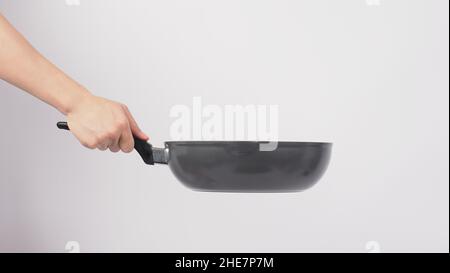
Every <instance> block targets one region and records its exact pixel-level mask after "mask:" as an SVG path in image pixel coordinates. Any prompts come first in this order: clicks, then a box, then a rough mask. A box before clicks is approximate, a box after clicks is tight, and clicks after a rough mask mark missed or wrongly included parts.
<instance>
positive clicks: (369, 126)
mask: <svg viewBox="0 0 450 273" xmlns="http://www.w3.org/2000/svg"><path fill="white" fill-rule="evenodd" d="M69 2H71V1H69ZM75 3H76V1H75ZM448 5H449V3H448V1H446V0H431V1H430V0H415V1H412V0H390V1H388V0H384V1H383V0H380V1H366V0H346V1H331V0H328V1H325V0H319V1H316V0H315V1H313V0H305V1H294V0H291V1H287V0H281V1H273V0H271V1H269V0H263V1H256V0H242V1H237V0H233V1H206V0H202V1H200V0H192V1H181V0H179V1H173V0H170V1H143V0H141V1H138V0H132V1H119V0H115V1H112V0H108V1H107V0H89V1H87V0H79V5H68V4H67V3H66V1H64V0H47V1H26V0H15V1H12V0H11V1H7V0H1V1H0V12H1V13H2V14H3V15H4V16H5V17H6V18H8V20H10V22H11V23H12V24H13V25H14V26H15V27H16V28H17V29H18V30H19V31H20V32H21V33H23V34H24V35H25V36H26V37H27V38H28V39H29V40H30V42H31V43H32V44H33V45H34V46H35V47H36V48H37V49H38V50H40V51H41V52H42V53H43V54H44V55H45V56H47V57H48V58H49V59H50V60H52V61H53V62H54V63H55V64H57V65H58V66H59V67H61V68H62V69H63V70H64V71H66V72H67V73H68V74H69V75H71V76H72V77H73V78H75V79H76V80H78V81H79V82H81V83H82V84H83V85H85V86H86V87H87V88H89V89H90V90H91V91H92V92H93V93H95V94H97V95H99V96H104V97H107V98H110V99H114V100H117V101H121V102H124V103H126V104H127V105H128V106H129V108H130V110H131V111H132V113H133V114H134V116H135V117H136V119H137V120H138V122H139V123H140V125H141V127H142V128H143V129H144V130H145V132H147V134H149V135H150V138H151V141H152V143H153V144H154V145H157V146H158V145H162V144H163V142H164V141H165V140H169V137H170V136H169V135H170V134H169V128H170V124H171V122H172V121H173V120H172V119H171V118H170V116H169V110H170V108H171V107H172V106H173V105H175V104H186V105H190V104H191V103H192V97H193V96H201V97H202V100H203V103H205V104H217V105H225V104H242V105H246V104H263V105H269V104H277V105H279V116H280V123H279V127H280V132H279V137H280V140H296V141H330V142H333V143H334V150H333V154H332V158H331V164H330V166H329V169H328V171H327V173H326V174H325V176H324V177H323V178H322V180H321V181H320V182H319V183H318V184H317V185H316V186H315V187H313V188H312V189H309V190H307V191H305V192H302V193H296V194H221V193H199V192H192V191H190V190H188V189H186V188H185V187H184V186H182V185H181V184H180V183H179V182H178V181H176V179H175V178H174V177H173V175H172V174H171V173H170V171H169V169H168V168H167V167H166V166H155V167H151V166H146V165H145V164H144V163H143V162H142V161H141V159H140V158H139V156H138V155H137V154H136V153H132V154H112V153H107V152H99V151H91V150H87V149H85V148H83V147H82V146H81V145H79V144H78V142H77V141H76V139H75V138H74V137H73V136H71V135H70V133H69V132H64V131H59V130H57V129H56V126H55V123H56V122H57V121H59V120H64V117H63V116H62V115H61V114H59V113H58V112H57V111H56V110H54V109H52V108H51V107H49V106H47V105H45V104H44V103H42V102H40V101H38V100H36V99H35V98H33V97H31V96H29V95H27V94H25V93H23V92H21V91H19V90H18V89H16V88H14V87H12V86H10V85H8V84H7V83H5V82H0V124H1V134H0V251H52V252H53V251H56V252H64V251H66V250H65V245H66V243H67V242H69V241H76V242H78V243H79V246H80V250H81V251H82V252H88V251H146V252H161V251H164V252H182V251H194V252H208V251H219V252H224V251H225V252H247V251H251V252H263V251H264V252H307V251H318V252H326V251H339V252H349V251H355V252H366V251H368V249H366V244H368V245H367V246H373V245H374V243H370V242H371V241H374V242H375V245H376V246H377V247H379V248H380V250H381V251H383V252H399V251H407V252H414V251H426V252H428V251H443V252H448V251H449V169H448V164H449V162H448V161H449V160H448V159H449V154H448V151H449V147H448V143H449V134H448V132H449V130H448V129H449V127H448V121H449V120H448V117H449V105H448V99H449V98H448V97H449V76H448V75H449V36H448V35H449V34H448V33H449V29H448V26H449V24H448V19H449V14H448V11H449V6H448ZM368 242H369V243H368Z"/></svg>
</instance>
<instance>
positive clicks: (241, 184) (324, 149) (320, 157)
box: [165, 141, 332, 192]
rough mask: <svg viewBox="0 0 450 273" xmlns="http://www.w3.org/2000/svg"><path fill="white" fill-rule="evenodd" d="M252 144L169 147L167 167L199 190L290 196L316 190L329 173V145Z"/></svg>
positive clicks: (202, 143)
mask: <svg viewBox="0 0 450 273" xmlns="http://www.w3.org/2000/svg"><path fill="white" fill-rule="evenodd" d="M260 143H264V142H252V141H231V142H226V141H183V142H176V141H171V142H166V143H165V146H166V148H168V149H169V162H168V164H169V166H170V169H171V170H172V172H173V173H174V174H175V176H176V177H177V178H178V179H179V180H180V181H181V182H182V183H183V184H184V185H186V186H187V187H189V188H191V189H193V190H198V191H220V192H292V191H301V190H304V189H307V188H309V187H311V186H312V185H314V184H315V183H316V182H317V181H318V180H319V179H320V177H321V176H322V174H323V173H324V172H325V170H326V168H327V166H328V162H329V159H330V154H331V146H332V145H331V143H318V142H278V147H277V149H275V150H274V151H260V148H259V147H260Z"/></svg>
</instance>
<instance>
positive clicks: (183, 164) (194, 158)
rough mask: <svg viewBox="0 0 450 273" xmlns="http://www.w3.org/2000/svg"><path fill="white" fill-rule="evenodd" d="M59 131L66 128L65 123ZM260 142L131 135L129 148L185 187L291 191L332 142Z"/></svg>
mask: <svg viewBox="0 0 450 273" xmlns="http://www.w3.org/2000/svg"><path fill="white" fill-rule="evenodd" d="M57 126H58V128H59V129H65V130H69V127H68V125H67V123H66V122H58V123H57ZM269 144H271V143H270V142H264V141H167V142H165V144H164V148H155V147H152V145H151V144H150V143H148V142H146V141H144V140H141V139H139V138H137V137H134V149H135V150H136V151H137V152H138V153H139V155H140V156H141V157H142V159H143V160H144V162H145V163H146V164H148V165H154V164H155V163H157V164H167V165H169V168H170V169H171V171H172V172H173V174H174V175H175V176H176V177H177V178H178V180H179V181H180V182H181V183H183V184H184V185H185V186H187V187H188V188H191V189H192V190H196V191H210V192H296V191H302V190H305V189H307V188H309V187H311V186H312V185H314V184H315V183H316V182H317V181H318V180H319V179H320V177H321V176H322V175H323V173H324V172H325V170H326V168H327V166H328V162H329V160H330V155H331V147H332V144H331V143H323V142H276V143H275V145H276V148H275V149H274V150H269V149H266V148H265V150H264V149H261V147H263V148H264V147H265V146H264V145H269Z"/></svg>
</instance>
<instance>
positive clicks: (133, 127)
mask: <svg viewBox="0 0 450 273" xmlns="http://www.w3.org/2000/svg"><path fill="white" fill-rule="evenodd" d="M124 110H125V114H126V116H127V118H128V121H129V123H130V129H131V132H132V133H133V135H134V136H135V137H137V138H140V139H142V140H145V141H147V140H148V139H149V137H148V136H147V135H146V134H145V133H144V132H142V130H141V129H140V128H139V126H138V125H137V122H136V120H134V118H133V116H132V115H131V113H130V111H129V110H128V108H127V107H124Z"/></svg>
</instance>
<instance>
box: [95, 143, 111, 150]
mask: <svg viewBox="0 0 450 273" xmlns="http://www.w3.org/2000/svg"><path fill="white" fill-rule="evenodd" d="M109 145H111V141H107V142H104V143H101V144H99V145H98V146H97V148H98V149H99V150H100V151H105V150H106V149H108V148H109Z"/></svg>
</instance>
